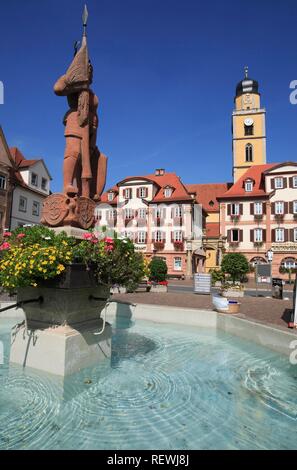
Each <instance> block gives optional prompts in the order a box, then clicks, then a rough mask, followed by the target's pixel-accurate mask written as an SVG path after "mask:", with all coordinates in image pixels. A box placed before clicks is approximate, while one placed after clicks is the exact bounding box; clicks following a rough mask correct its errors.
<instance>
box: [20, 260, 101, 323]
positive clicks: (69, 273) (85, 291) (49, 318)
mask: <svg viewBox="0 0 297 470" xmlns="http://www.w3.org/2000/svg"><path fill="white" fill-rule="evenodd" d="M109 296H110V293H109V287H108V286H103V285H98V284H97V282H96V278H95V274H94V269H92V268H91V269H89V270H87V269H86V266H85V264H71V265H68V266H66V270H65V272H64V273H63V274H62V275H61V276H59V277H57V278H54V279H49V280H47V281H45V280H44V281H41V282H40V284H39V286H38V287H21V288H18V291H17V301H18V302H22V301H24V300H30V299H37V298H40V299H41V301H40V302H35V303H28V304H25V305H24V307H23V310H24V312H25V316H26V319H27V324H28V327H30V328H32V329H34V328H39V327H41V326H44V327H49V326H55V325H56V326H57V325H72V326H74V325H77V324H79V323H83V322H86V321H93V320H99V318H100V316H101V312H102V310H103V308H104V307H105V305H106V302H107V299H108V298H109Z"/></svg>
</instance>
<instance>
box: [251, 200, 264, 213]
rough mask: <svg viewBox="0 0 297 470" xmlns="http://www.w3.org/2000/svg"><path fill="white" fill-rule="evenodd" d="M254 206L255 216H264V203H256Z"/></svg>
mask: <svg viewBox="0 0 297 470" xmlns="http://www.w3.org/2000/svg"><path fill="white" fill-rule="evenodd" d="M253 206H254V212H255V215H262V214H263V203H262V202H255V203H254V205H253Z"/></svg>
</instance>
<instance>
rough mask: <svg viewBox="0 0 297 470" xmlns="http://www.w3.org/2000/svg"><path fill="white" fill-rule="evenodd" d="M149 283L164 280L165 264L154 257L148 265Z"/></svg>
mask: <svg viewBox="0 0 297 470" xmlns="http://www.w3.org/2000/svg"><path fill="white" fill-rule="evenodd" d="M149 269H150V277H149V279H150V281H155V282H163V281H165V280H166V275H167V271H168V268H167V264H166V262H165V261H164V260H163V259H162V258H157V257H154V258H153V259H152V261H151V262H150V264H149Z"/></svg>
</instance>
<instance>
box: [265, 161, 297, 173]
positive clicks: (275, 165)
mask: <svg viewBox="0 0 297 470" xmlns="http://www.w3.org/2000/svg"><path fill="white" fill-rule="evenodd" d="M284 166H296V167H297V163H296V162H283V163H275V164H274V166H273V168H268V170H265V171H264V173H265V175H266V174H267V173H269V172H270V171H271V170H278V169H280V168H283V167H284Z"/></svg>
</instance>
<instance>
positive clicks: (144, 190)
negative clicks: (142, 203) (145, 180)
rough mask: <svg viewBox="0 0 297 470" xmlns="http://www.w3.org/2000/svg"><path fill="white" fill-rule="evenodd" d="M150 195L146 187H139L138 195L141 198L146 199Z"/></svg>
mask: <svg viewBox="0 0 297 470" xmlns="http://www.w3.org/2000/svg"><path fill="white" fill-rule="evenodd" d="M147 196H148V189H147V188H145V187H142V188H138V189H137V197H139V198H140V199H145V198H146V197H147Z"/></svg>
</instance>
